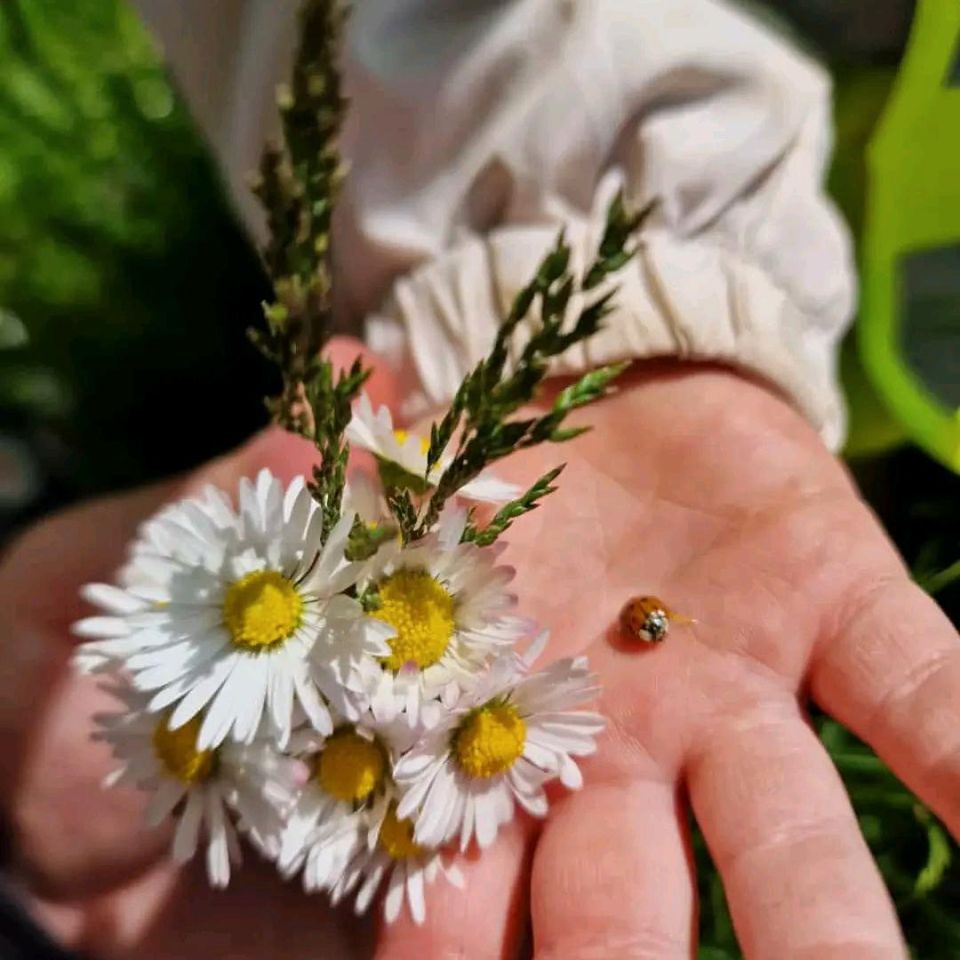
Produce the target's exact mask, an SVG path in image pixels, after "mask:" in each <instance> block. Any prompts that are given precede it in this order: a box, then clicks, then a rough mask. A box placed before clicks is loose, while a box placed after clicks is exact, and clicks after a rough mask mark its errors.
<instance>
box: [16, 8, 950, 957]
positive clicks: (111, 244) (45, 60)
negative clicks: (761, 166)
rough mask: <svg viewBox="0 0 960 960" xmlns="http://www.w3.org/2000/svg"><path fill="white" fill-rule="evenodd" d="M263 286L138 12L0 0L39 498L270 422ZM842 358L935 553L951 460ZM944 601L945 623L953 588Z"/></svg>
mask: <svg viewBox="0 0 960 960" xmlns="http://www.w3.org/2000/svg"><path fill="white" fill-rule="evenodd" d="M893 75H894V66H893V65H891V64H887V65H880V66H876V65H869V66H862V65H861V66H854V67H850V66H847V67H844V68H842V69H840V70H839V72H838V82H839V88H838V124H839V150H838V155H837V162H836V164H835V168H834V173H833V179H832V186H833V188H834V192H835V194H836V195H837V197H838V199H839V201H840V203H841V205H842V206H843V207H844V209H845V211H846V212H847V214H848V216H849V218H850V219H851V222H852V223H853V224H854V226H855V227H856V226H857V225H858V223H859V215H860V210H861V208H862V192H863V162H862V157H863V145H864V143H865V142H866V139H867V137H868V136H869V131H870V128H871V126H872V122H873V119H874V118H875V117H876V116H877V114H878V112H879V110H880V109H881V108H882V104H883V100H884V98H885V96H886V92H887V90H888V88H889V84H890V81H891V78H892V77H893ZM268 292H269V291H268V287H267V284H266V280H265V278H264V275H263V273H262V270H261V268H260V265H259V261H258V258H257V256H256V253H255V251H254V250H253V249H252V248H251V246H250V244H249V242H248V241H247V240H246V238H245V237H244V235H243V233H242V231H241V230H240V228H239V227H238V225H237V223H236V222H235V220H234V218H233V216H232V214H231V212H230V209H229V206H228V204H227V202H226V200H225V198H224V194H223V191H222V188H221V184H220V182H219V180H218V178H217V174H216V172H215V170H214V168H213V165H212V163H211V161H210V159H209V157H208V154H207V152H206V150H205V149H204V147H203V145H202V143H201V142H200V141H199V139H198V136H197V134H196V132H195V130H194V128H193V126H192V124H191V122H190V119H189V117H188V116H187V114H186V112H185V110H184V107H183V105H182V103H181V102H180V100H179V99H178V98H177V96H176V94H175V93H174V91H173V89H172V88H171V85H170V83H169V80H168V78H167V76H166V74H165V71H164V69H163V67H162V64H161V63H160V60H159V58H158V55H157V52H156V50H155V49H154V47H153V45H152V44H151V42H150V41H149V40H148V38H147V37H146V35H145V33H144V31H143V29H142V27H141V26H140V24H139V22H138V20H137V19H136V17H135V15H134V14H133V13H132V12H130V11H129V10H128V9H127V7H126V6H125V5H124V4H123V3H121V2H120V0H73V2H71V3H64V2H63V0H4V2H3V3H2V5H0V434H7V435H13V436H17V437H19V438H21V439H22V440H25V441H26V442H27V443H28V445H29V447H30V449H31V450H32V451H33V453H34V455H35V457H36V458H37V460H38V462H39V463H40V465H41V468H42V472H43V474H44V476H45V478H46V479H45V482H44V486H43V495H42V497H41V498H40V499H39V500H38V501H37V503H36V504H35V509H36V510H38V509H42V508H45V507H47V506H50V505H54V504H57V503H63V502H67V501H69V500H71V499H73V498H76V497H78V496H81V495H86V494H90V493H94V492H97V491H103V490H112V489H116V488H117V487H121V486H125V485H129V484H133V483H137V482H141V481H144V480H147V479H151V478H154V477H157V476H159V475H162V474H166V473H170V472H172V471H175V470H178V469H181V468H184V467H186V466H188V465H191V464H194V463H197V462H200V461H201V460H204V459H206V458H208V457H210V456H212V455H213V454H215V453H217V452H219V451H221V450H224V449H226V448H228V447H229V446H231V445H233V444H235V443H236V442H238V441H239V440H240V439H242V438H243V437H244V436H246V435H248V434H249V433H250V432H252V430H254V429H255V428H256V427H257V426H259V425H260V424H262V423H263V422H264V420H265V414H264V411H263V408H262V406H261V404H260V402H259V400H258V399H257V398H258V397H260V396H262V395H264V394H265V393H266V392H268V390H273V389H275V387H276V384H274V383H268V382H267V377H268V373H267V371H266V369H265V366H264V364H263V363H262V362H261V360H260V359H259V357H258V355H257V353H256V351H254V350H253V349H252V348H251V347H250V346H249V344H248V343H247V341H246V338H245V330H246V328H247V327H248V326H249V325H251V324H252V323H256V322H258V320H259V317H260V302H261V301H262V300H264V299H266V298H267V296H268ZM844 372H845V379H846V383H847V385H848V390H849V391H850V394H851V401H852V405H853V423H854V431H853V437H852V441H851V447H850V454H851V456H852V457H853V464H854V467H855V470H856V472H857V475H858V479H859V480H860V482H861V486H862V488H863V489H864V491H865V493H866V494H867V496H868V497H869V498H870V499H871V501H872V502H873V503H874V505H875V506H876V508H877V510H878V511H879V513H880V515H881V517H882V518H883V519H884V521H885V523H886V524H887V527H888V529H889V530H890V532H891V534H892V536H893V537H894V538H895V540H896V541H897V543H898V545H899V546H900V548H901V549H902V550H903V552H904V554H905V556H906V557H907V558H908V560H909V561H910V562H911V563H913V564H914V565H915V568H916V569H917V570H918V572H919V573H920V574H923V575H927V574H930V573H933V572H935V571H937V570H939V569H941V568H943V567H946V566H947V565H949V564H950V563H951V562H952V561H955V560H956V558H957V554H958V550H957V545H958V543H960V508H958V502H960V501H958V497H957V494H958V488H957V481H956V478H955V477H953V476H952V475H949V474H947V473H946V472H945V471H943V470H941V469H940V468H938V467H936V466H935V465H934V464H932V463H931V462H930V461H928V460H926V458H924V457H923V456H922V455H921V454H919V453H918V452H917V451H914V450H911V449H909V448H906V449H897V450H893V451H892V452H891V451H890V449H889V448H890V447H891V444H893V443H896V442H897V441H898V440H899V439H900V435H901V432H900V431H899V429H898V428H897V427H896V426H895V425H894V424H892V423H891V421H890V420H889V418H888V417H887V416H886V414H885V412H884V411H883V409H882V407H880V406H879V405H878V403H877V402H876V400H875V398H873V396H872V394H871V392H870V390H869V388H868V386H867V385H866V382H865V380H864V379H863V377H862V374H861V373H860V371H859V367H858V364H857V361H856V357H855V355H854V354H853V353H852V352H851V351H848V352H847V353H846V355H845V357H844ZM198 411H199V413H198ZM22 518H23V516H22V515H21V519H22ZM944 579H945V580H948V579H949V578H944ZM940 598H941V599H942V601H943V602H944V605H945V606H946V608H947V609H948V612H950V613H951V614H952V615H953V616H954V619H955V622H956V620H957V616H958V614H960V592H958V590H957V587H956V584H955V583H953V584H950V583H946V584H945V585H944V589H943V592H942V594H941V595H940ZM816 723H817V725H818V729H819V730H820V732H821V735H822V737H823V740H824V742H825V743H826V745H827V746H828V748H829V749H830V751H831V753H832V755H833V756H834V759H835V760H836V762H837V764H838V766H839V768H840V770H841V772H842V773H843V776H844V780H845V782H846V784H847V788H848V790H849V791H850V794H851V797H852V798H853V802H854V805H855V807H856V809H857V812H858V814H859V816H860V821H861V825H862V828H863V831H864V834H865V836H866V837H867V840H868V841H869V843H870V845H871V847H872V849H873V851H874V854H875V855H876V857H877V859H878V862H879V863H880V866H881V868H882V870H883V873H884V876H885V878H886V881H887V884H888V886H889V888H890V890H891V893H892V895H893V896H894V898H895V900H896V903H897V907H898V910H899V911H900V915H901V918H902V920H903V923H904V927H905V929H906V931H907V935H908V938H909V940H910V943H911V945H912V948H913V950H914V953H915V956H917V957H922V958H933V960H939V958H943V960H948V958H956V957H960V916H958V909H957V908H958V905H960V868H958V866H957V857H956V849H955V847H954V845H953V843H952V841H951V840H949V838H948V837H947V835H946V833H945V832H944V830H943V829H942V827H940V825H939V824H938V823H937V822H936V821H935V820H934V819H933V818H932V817H931V816H930V815H929V813H928V812H927V811H926V810H924V808H923V807H922V806H920V805H919V804H918V803H917V802H916V801H915V799H914V798H913V797H912V796H911V795H910V794H909V793H908V792H907V791H906V790H905V789H904V788H903V787H902V786H900V784H899V783H898V782H897V781H896V780H895V779H894V778H893V777H892V775H891V774H890V773H889V772H888V771H887V770H886V768H885V767H884V766H883V764H882V763H880V761H879V760H877V758H876V757H875V756H874V755H873V754H872V753H871V752H870V751H869V750H868V749H867V748H866V747H864V746H863V745H862V744H860V743H859V742H857V741H856V740H855V739H854V738H853V737H851V736H850V735H849V734H848V733H847V732H846V731H844V730H843V729H842V728H840V727H839V726H838V725H837V724H835V723H833V722H832V721H829V720H827V719H825V718H817V719H816ZM696 846H697V856H698V859H699V860H700V861H701V865H702V866H703V869H702V870H701V874H700V876H701V879H700V887H701V889H700V893H701V921H700V923H701V931H702V946H701V950H700V955H701V957H703V958H709V960H721V958H733V957H737V956H739V953H738V951H737V948H736V945H735V940H734V937H733V931H732V927H731V924H730V919H729V916H728V913H727V910H726V906H725V903H724V899H723V892H722V887H721V885H720V882H719V878H718V877H717V875H716V873H715V872H714V871H713V869H712V867H710V866H709V858H708V855H707V853H706V850H705V848H704V846H703V843H702V841H701V840H699V838H698V840H697V844H696Z"/></svg>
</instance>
